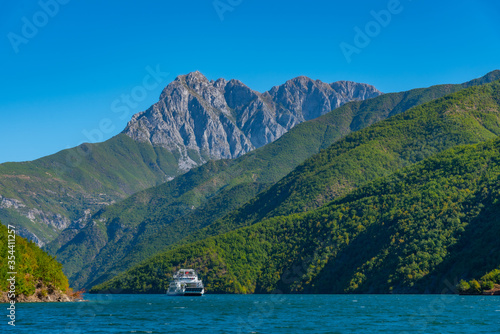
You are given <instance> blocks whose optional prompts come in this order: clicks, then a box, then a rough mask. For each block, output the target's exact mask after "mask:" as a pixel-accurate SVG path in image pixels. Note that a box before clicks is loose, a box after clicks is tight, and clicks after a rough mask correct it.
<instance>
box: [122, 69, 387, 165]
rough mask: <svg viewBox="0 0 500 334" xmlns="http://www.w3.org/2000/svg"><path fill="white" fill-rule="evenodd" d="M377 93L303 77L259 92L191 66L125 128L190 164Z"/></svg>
mask: <svg viewBox="0 0 500 334" xmlns="http://www.w3.org/2000/svg"><path fill="white" fill-rule="evenodd" d="M380 94H382V93H381V92H379V91H378V90H377V89H376V88H375V87H373V86H370V85H367V84H359V83H355V82H349V81H339V82H335V83H332V84H326V83H323V82H321V81H319V80H316V81H313V80H311V79H309V78H307V77H298V78H295V79H292V80H289V81H287V82H286V83H285V84H283V85H281V86H277V87H273V88H272V89H271V90H269V91H268V92H265V93H263V94H261V93H259V92H256V91H254V90H252V89H250V88H248V87H247V86H246V85H244V84H243V83H242V82H241V81H238V80H230V81H227V80H225V79H218V80H216V81H209V80H208V79H207V78H206V77H205V76H203V75H202V74H201V73H200V72H192V73H190V74H188V75H182V76H179V77H177V78H176V79H175V80H174V81H173V82H172V83H170V84H169V85H168V86H167V87H166V88H165V89H164V90H163V92H162V94H161V96H160V100H159V101H158V102H157V103H156V104H154V105H153V106H151V107H150V108H149V109H148V110H146V111H143V112H141V113H138V114H136V115H134V117H133V118H132V120H131V121H130V122H129V123H128V125H127V127H126V129H125V130H124V133H125V134H127V135H128V136H130V137H131V138H133V139H135V140H137V141H141V142H149V143H151V144H152V145H154V146H161V147H164V148H167V149H168V150H170V151H171V152H173V153H174V154H179V157H180V158H179V167H180V168H181V169H183V170H188V169H190V168H192V167H194V166H197V165H199V164H201V163H204V162H206V161H208V160H212V159H227V158H236V157H238V156H240V155H242V154H245V153H247V152H249V151H251V150H253V149H255V148H258V147H261V146H263V145H265V144H268V143H270V142H273V141H275V140H276V139H278V138H279V137H281V136H282V135H283V134H284V133H285V132H287V131H288V130H290V129H291V128H292V127H294V126H295V125H297V124H299V123H301V122H304V121H306V120H310V119H313V118H316V117H318V116H321V115H323V114H325V113H327V112H329V111H331V110H333V109H335V108H337V107H339V106H341V105H343V104H345V103H347V102H349V101H353V100H364V99H368V98H372V97H376V96H378V95H380Z"/></svg>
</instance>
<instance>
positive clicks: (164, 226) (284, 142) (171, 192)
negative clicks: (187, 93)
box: [47, 71, 500, 287]
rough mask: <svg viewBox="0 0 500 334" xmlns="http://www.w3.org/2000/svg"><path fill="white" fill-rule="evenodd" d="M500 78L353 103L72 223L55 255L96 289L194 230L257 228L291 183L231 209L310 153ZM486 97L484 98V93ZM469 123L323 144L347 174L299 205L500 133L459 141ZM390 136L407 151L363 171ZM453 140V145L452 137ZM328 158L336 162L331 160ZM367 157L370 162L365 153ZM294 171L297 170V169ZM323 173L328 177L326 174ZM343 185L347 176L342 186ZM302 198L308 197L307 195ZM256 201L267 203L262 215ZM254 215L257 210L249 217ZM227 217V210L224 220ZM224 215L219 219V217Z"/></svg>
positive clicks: (480, 131)
mask: <svg viewBox="0 0 500 334" xmlns="http://www.w3.org/2000/svg"><path fill="white" fill-rule="evenodd" d="M499 77H500V72H499V71H495V72H492V73H490V74H488V75H487V76H485V77H483V78H481V79H478V80H475V81H471V82H469V83H466V84H463V85H441V86H433V87H430V88H425V89H415V90H411V91H408V92H401V93H391V94H385V95H382V96H379V97H377V98H374V99H371V100H366V101H362V102H352V103H348V104H346V105H344V106H342V107H340V108H338V109H336V110H334V111H332V112H330V113H328V114H326V115H324V116H322V117H319V118H318V119H315V120H313V121H309V122H305V123H302V124H300V125H298V126H296V127H295V128H293V129H292V130H291V131H289V132H288V133H286V134H285V135H284V136H282V137H281V138H280V139H278V140H277V141H276V142H274V143H271V144H269V145H266V146H264V147H262V148H260V149H257V150H255V151H253V152H250V153H248V154H245V155H244V156H242V157H240V158H238V159H235V160H231V161H217V162H210V163H208V164H206V165H204V166H202V167H200V168H197V169H193V170H191V171H190V172H189V173H187V174H185V175H182V176H179V177H177V178H176V179H174V180H173V181H171V182H168V183H166V184H163V185H161V186H159V187H155V188H151V189H148V190H146V191H142V192H140V193H138V194H135V195H133V196H131V197H130V198H128V199H127V200H125V201H123V202H121V203H118V204H115V205H112V206H109V207H107V208H106V209H103V210H102V211H100V212H98V213H97V214H95V215H94V216H93V217H92V219H91V223H89V224H88V225H87V226H86V227H85V228H83V229H82V230H81V231H80V230H77V229H71V228H70V229H67V230H66V231H64V232H63V233H62V234H61V236H60V237H59V238H57V239H56V240H55V241H54V242H53V243H52V244H51V245H49V246H48V247H47V249H48V250H49V251H50V252H51V253H52V254H57V256H58V259H60V260H61V261H62V263H63V264H64V267H65V272H66V273H67V274H68V275H69V277H70V281H71V283H72V284H73V285H74V286H77V287H89V286H92V285H94V284H98V283H100V282H103V281H104V280H106V279H109V278H111V277H112V276H114V275H116V274H118V273H119V272H121V271H124V270H126V269H128V268H130V267H131V266H133V265H134V264H137V263H139V262H140V261H141V260H144V259H146V258H148V257H150V256H152V255H154V254H157V253H159V252H161V251H163V250H166V249H167V248H168V247H169V246H171V245H173V244H176V243H179V240H181V239H182V238H184V237H188V239H185V240H182V241H180V242H181V243H187V242H191V241H193V240H199V239H201V238H203V237H206V236H208V235H216V234H219V233H222V232H225V231H228V230H231V229H234V228H237V227H239V226H243V225H248V224H251V223H253V222H255V221H258V220H259V219H261V218H263V217H265V216H272V215H275V213H279V214H284V213H286V212H280V211H279V210H275V209H276V208H274V207H272V206H275V205H277V204H279V203H278V202H277V201H280V200H285V199H286V196H287V195H286V194H284V193H283V194H282V195H280V196H278V197H276V195H275V194H273V191H274V190H275V189H283V188H286V187H288V185H284V183H283V181H281V183H279V185H278V186H277V187H278V188H276V187H274V188H272V189H271V192H266V193H264V194H263V195H262V196H260V197H258V198H257V200H254V201H253V202H252V203H253V204H252V203H251V204H250V205H247V206H245V207H244V208H243V209H242V210H240V211H234V213H231V214H229V213H230V212H232V211H233V210H235V209H237V208H238V207H240V206H241V205H242V204H244V203H246V202H248V201H250V200H251V199H252V198H253V197H255V196H256V195H257V194H258V193H259V192H261V191H262V190H264V189H267V188H268V187H269V186H270V185H272V184H274V183H275V182H277V181H278V180H280V179H281V178H282V177H284V176H285V175H286V174H287V173H289V172H290V171H292V170H293V168H295V167H296V166H297V165H299V164H300V163H301V162H303V161H304V160H305V159H307V158H309V157H311V155H313V154H315V153H317V152H319V151H320V150H321V149H324V148H326V147H329V146H330V145H331V144H332V143H335V142H336V141H337V140H339V139H340V138H342V137H343V136H346V135H348V134H349V133H350V132H352V131H356V130H359V129H362V128H364V127H367V126H369V125H371V124H373V123H375V122H377V121H379V120H381V119H385V118H387V117H389V116H392V115H395V114H398V113H401V112H403V111H406V110H407V109H408V108H410V107H413V106H415V105H418V104H421V103H424V102H428V101H430V100H432V99H434V98H437V97H441V96H443V95H446V94H447V93H450V92H456V91H459V90H461V89H463V88H464V87H469V86H474V85H477V84H481V83H484V82H489V81H491V80H494V79H498V78H499ZM489 89H491V87H490V88H489ZM484 93H485V96H484V101H483V102H484V103H486V104H490V105H491V106H494V105H495V104H494V103H493V102H491V101H489V99H490V97H489V96H487V94H488V92H484ZM473 94H474V93H473ZM455 99H457V98H455ZM481 99H482V97H481V98H479V100H481ZM481 101H482V100H481ZM483 102H481V103H483ZM452 103H454V102H452ZM450 104H451V103H450ZM433 108H435V106H434V105H431V106H428V107H426V108H425V109H424V111H423V113H425V112H426V111H427V110H433ZM488 117H489V116H488ZM492 117H494V116H492ZM429 120H436V127H438V126H441V124H440V123H439V122H445V123H446V122H448V117H447V116H435V117H434V116H429ZM423 121H426V119H425V117H423V116H422V117H421V116H415V119H413V120H408V121H407V123H408V124H410V125H411V124H413V123H415V124H417V123H419V122H420V123H422V122H423ZM467 121H469V119H466V120H464V121H463V122H462V121H461V120H455V119H453V121H452V122H451V124H450V127H449V129H448V128H447V127H444V128H443V129H441V130H443V131H444V134H443V136H442V137H441V138H435V140H430V141H429V142H428V143H427V144H426V146H424V145H418V144H417V140H419V138H420V137H415V138H413V137H412V136H413V135H414V133H412V132H411V131H413V128H409V129H404V128H402V129H398V130H395V131H394V134H393V132H392V130H387V126H392V125H391V124H392V123H389V125H386V128H383V129H379V130H373V131H374V133H369V134H368V137H366V136H365V135H366V133H364V134H365V135H361V137H358V136H357V135H355V134H353V135H348V136H347V137H346V138H345V139H344V140H343V141H341V144H339V145H337V146H336V148H334V149H332V148H329V149H328V150H326V151H323V154H324V153H325V152H330V153H329V155H330V156H334V155H336V154H338V157H337V158H336V159H335V160H338V161H337V165H336V167H335V168H337V169H338V170H339V171H340V172H339V173H337V174H335V173H333V174H331V175H326V179H325V182H326V183H325V185H326V186H327V188H324V187H323V188H322V187H317V188H316V189H315V190H314V191H315V192H314V193H313V192H311V193H310V196H312V195H314V196H316V197H315V198H312V202H310V203H308V204H307V205H305V206H301V207H300V209H298V210H297V211H300V210H304V209H311V208H314V207H318V206H319V205H321V204H322V203H325V202H327V201H329V200H330V199H332V198H334V197H335V196H340V195H342V194H344V193H346V192H347V191H349V190H350V189H352V188H353V187H355V186H357V185H359V184H361V183H363V182H365V181H367V180H371V179H373V178H374V177H378V176H383V175H387V174H389V173H391V172H393V171H394V170H396V169H397V168H400V167H402V166H405V165H408V164H411V163H414V162H416V161H418V160H421V159H422V158H424V157H426V156H428V155H430V154H432V153H435V152H438V151H440V150H443V149H445V148H448V147H451V146H453V145H456V144H459V143H474V142H479V141H482V140H485V139H487V138H491V137H492V136H493V135H494V133H492V131H493V132H494V131H496V130H497V128H496V126H495V125H492V129H491V131H490V130H487V129H486V128H485V127H484V125H483V124H477V126H474V127H473V129H472V132H468V133H467V134H466V135H464V137H467V136H468V137H467V138H465V139H463V140H461V139H455V138H452V137H454V136H455V133H451V131H461V130H462V128H463V127H464V126H465V125H464V123H465V122H467ZM384 124H385V123H384ZM402 126H403V127H404V126H405V125H402ZM428 126H429V125H423V126H421V128H418V126H415V128H418V129H416V130H418V131H420V132H419V133H416V135H418V136H426V135H427V134H428V133H430V132H432V131H433V129H432V128H430V127H429V128H427V127H428ZM434 130H436V129H434ZM448 130H449V132H447V131H448ZM377 131H378V133H376V132H377ZM475 132H477V133H475ZM447 135H449V137H447ZM363 136H365V137H363ZM377 136H378V137H377ZM387 136H389V137H390V136H393V138H392V139H391V140H393V142H397V141H398V140H401V139H404V140H403V141H404V143H403V144H402V146H401V147H398V148H394V147H389V148H388V149H390V150H393V152H392V153H390V154H389V153H388V154H386V155H385V156H384V155H383V154H382V157H383V158H384V159H385V160H383V162H381V163H378V162H377V164H376V165H375V166H369V169H370V170H369V173H364V172H362V171H363V169H365V168H366V166H365V165H363V164H364V163H365V162H366V163H368V164H371V162H372V161H369V159H378V157H376V156H375V155H376V154H379V155H380V153H381V152H382V150H386V149H387V148H386V147H384V146H383V143H378V141H383V140H385V139H384V138H385V137H387ZM371 137H373V138H374V140H373V141H372V142H371V143H370V144H366V143H365V144H366V145H364V146H363V147H359V148H357V147H356V145H355V143H354V142H355V141H357V140H359V141H360V143H361V144H363V143H364V142H363V141H368V140H371ZM375 137H376V138H375ZM406 137H408V138H406ZM434 137H435V136H434ZM376 141H377V142H376ZM443 141H449V142H446V143H442V142H443ZM412 145H413V146H412ZM356 148H357V149H356ZM373 150H374V151H373ZM372 151H373V152H372ZM404 151H408V152H411V155H408V154H407V155H408V156H407V155H405V154H406V153H404ZM332 152H333V153H332ZM351 153H352V154H353V156H351ZM372 153H373V154H375V155H373V154H372ZM370 154H372V156H370ZM399 155H401V157H400V156H399ZM320 157H321V158H320V159H319V160H311V161H313V163H314V161H317V162H321V161H320V160H321V159H324V156H320ZM353 157H354V158H353ZM326 158H328V159H329V157H326ZM365 158H366V159H367V160H363V159H365ZM314 159H318V158H317V157H316V158H314ZM391 159H392V160H391ZM309 163H311V162H309ZM302 166H304V165H302ZM299 168H301V167H299ZM331 168H333V167H332V164H331V163H329V164H326V165H325V169H331ZM349 169H350V170H349ZM296 172H300V170H296ZM300 173H301V172H300ZM291 175H292V177H294V175H296V174H291ZM304 175H305V174H304ZM323 176H324V175H320V177H323ZM286 180H290V177H288V178H287V179H285V182H286ZM309 181H310V180H307V181H306V182H307V183H308V182H309ZM314 182H317V181H311V185H314ZM332 182H333V184H332ZM320 183H321V182H320ZM337 183H339V185H338V186H337ZM266 194H267V195H266ZM298 195H299V196H302V195H300V193H298ZM265 196H268V197H269V196H270V197H271V198H272V200H271V201H270V202H269V203H267V204H266V206H265V207H262V208H261V207H260V206H261V205H260V202H259V201H262V200H264V201H267V198H266V197H265ZM291 201H295V198H294V197H289V198H288V202H291ZM288 202H286V201H284V202H283V203H282V205H281V206H280V207H281V208H283V207H284V206H287V207H288V206H289V205H288ZM302 204H303V203H302V202H300V201H299V202H297V205H302ZM252 205H253V206H252ZM255 206H257V207H258V208H257V210H255V212H254V209H255ZM278 206H279V205H278ZM271 207H272V208H271ZM268 209H270V210H268ZM295 209H297V208H295ZM295 209H294V210H295ZM263 210H264V211H263ZM266 210H267V211H266ZM292 211H293V210H292ZM249 212H250V213H252V214H253V215H254V216H252V217H250V216H248V215H247V213H249ZM227 214H229V215H227ZM225 215H227V216H226V217H224V216H225ZM214 222H216V223H215V224H212V223H214ZM210 224H212V226H211V227H210V228H208V229H206V230H202V231H200V232H199V233H195V234H193V235H192V236H191V237H189V236H190V235H191V234H192V233H193V232H196V231H197V230H200V229H202V228H204V227H206V226H208V225H210Z"/></svg>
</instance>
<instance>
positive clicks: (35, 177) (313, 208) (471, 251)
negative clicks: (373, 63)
mask: <svg viewBox="0 0 500 334" xmlns="http://www.w3.org/2000/svg"><path fill="white" fill-rule="evenodd" d="M498 80H500V71H493V72H490V73H488V74H487V75H485V76H484V77H481V78H478V79H474V80H471V81H469V82H466V83H463V84H454V85H438V86H432V87H429V88H418V89H413V90H410V91H405V92H399V93H388V94H382V93H381V92H379V91H378V90H377V89H376V88H375V87H373V86H370V85H367V84H358V83H354V82H348V81H339V82H336V83H332V84H326V83H323V82H321V81H319V80H311V79H309V78H306V77H298V78H295V79H292V80H290V81H287V82H286V83H285V84H283V85H281V86H277V87H274V88H272V89H271V90H269V91H268V92H265V93H259V92H255V91H253V90H251V89H250V88H248V87H247V86H245V85H244V84H243V83H241V82H240V81H238V80H230V81H227V80H225V79H218V80H215V81H209V80H208V79H207V78H205V77H204V76H203V75H202V74H201V73H199V72H193V73H190V74H188V75H185V76H179V77H178V78H176V79H175V80H174V81H173V82H172V83H171V84H169V85H168V86H167V87H166V88H165V89H164V90H163V92H162V94H161V96H160V99H159V101H158V102H157V103H155V104H154V105H153V106H151V107H150V108H149V109H147V110H145V111H143V112H141V113H139V114H136V115H134V117H133V118H132V119H131V121H130V122H129V123H128V125H127V127H126V128H125V129H124V131H123V132H122V133H121V134H119V135H117V136H116V137H114V138H112V139H110V140H108V141H106V142H104V143H98V144H84V145H82V146H80V147H78V148H74V149H70V150H66V151H62V152H59V153H57V154H55V155H52V156H49V157H45V158H42V159H39V160H36V161H32V162H25V163H6V164H2V165H0V196H1V197H0V219H1V220H2V223H4V224H7V223H13V224H17V225H18V226H20V228H21V229H22V235H23V236H25V237H27V238H30V239H31V240H34V241H35V242H37V243H38V245H40V246H43V248H44V250H45V251H47V252H48V253H49V254H52V255H54V256H56V258H57V261H59V262H60V263H62V266H63V271H64V273H65V274H66V275H67V277H68V279H69V283H70V286H71V287H73V288H75V289H81V288H85V289H87V290H90V291H91V292H96V293H99V292H102V293H109V292H111V293H113V292H114V293H164V291H165V290H166V286H167V284H168V281H169V279H170V278H171V275H172V273H173V272H174V271H175V270H177V269H179V268H181V267H182V268H183V267H192V268H196V269H197V270H199V273H200V275H201V277H202V279H203V280H204V281H205V282H206V283H205V284H206V288H207V291H208V292H214V293H270V292H276V291H280V292H285V293H393V292H396V293H426V292H431V293H437V292H440V291H442V290H443V289H444V288H446V287H447V286H448V288H449V285H450V284H451V285H452V286H454V285H456V284H457V283H458V281H459V280H461V279H466V280H470V279H480V278H481V277H483V276H485V275H486V274H488V273H490V272H492V273H494V272H495V271H494V270H495V269H498V268H500V257H498V254H500V243H499V242H498V241H497V238H495V237H494V236H495V235H498V232H499V229H500V225H499V222H498V219H496V217H498V216H500V215H499V211H498V210H499V208H498V197H499V194H500V193H499V191H498V175H500V174H499V170H500V167H499V163H500V158H499V157H498V155H499V154H500V149H499V147H500V146H499V141H498V135H499V134H500V81H498ZM333 277H334V278H335V279H334V280H333ZM488 277H495V276H494V275H493V274H491V275H490V276H488ZM490 281H491V282H493V283H490V285H491V284H500V282H498V283H495V282H494V281H495V279H494V278H492V279H490ZM445 282H448V283H449V282H451V283H449V284H447V283H445Z"/></svg>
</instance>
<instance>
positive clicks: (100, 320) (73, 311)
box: [0, 295, 500, 333]
mask: <svg viewBox="0 0 500 334" xmlns="http://www.w3.org/2000/svg"><path fill="white" fill-rule="evenodd" d="M86 298H87V299H88V300H89V301H88V302H79V303H45V304H38V303H35V304H26V303H24V304H17V321H16V328H15V329H14V331H12V332H16V333H191V332H196V333H499V332H500V296H493V297H492V296H485V297H483V296H457V295H205V296H203V297H167V296H165V295H87V296H86ZM6 305H7V304H1V307H2V308H3V309H5V307H6ZM4 314H6V310H5V311H4ZM2 318H4V320H3V322H4V323H3V324H2V325H1V326H0V328H2V329H3V330H2V331H1V332H7V331H9V332H10V330H11V328H8V327H10V326H7V321H6V317H2Z"/></svg>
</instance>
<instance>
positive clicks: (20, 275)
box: [0, 224, 69, 296]
mask: <svg viewBox="0 0 500 334" xmlns="http://www.w3.org/2000/svg"><path fill="white" fill-rule="evenodd" d="M8 235H9V234H8V229H7V227H6V226H5V225H2V224H0V260H1V263H2V265H1V266H0V292H6V291H8V290H9V281H7V279H8V278H10V277H11V276H10V275H9V274H7V273H8V272H11V271H12V272H17V274H16V275H15V277H16V284H15V286H16V295H20V294H23V295H25V296H31V295H33V294H34V293H35V290H36V288H37V286H43V287H44V288H45V290H43V291H42V293H44V294H48V293H51V290H60V291H62V292H64V293H65V292H69V285H68V279H67V278H66V276H65V275H64V274H63V272H62V265H61V264H60V263H58V262H57V261H56V260H55V259H54V258H53V257H52V256H50V255H48V254H47V253H45V252H44V251H43V250H41V249H40V248H39V247H38V246H37V245H36V244H35V243H33V242H31V241H28V240H26V239H24V238H22V237H19V236H17V235H16V237H15V244H14V245H15V246H12V243H11V244H9V242H8ZM9 246H10V247H9ZM12 256H14V258H13V257H12ZM9 257H10V258H9ZM11 260H12V261H14V263H9V262H8V261H11ZM10 265H13V266H14V270H10V269H9V268H10V267H9V266H10Z"/></svg>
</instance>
